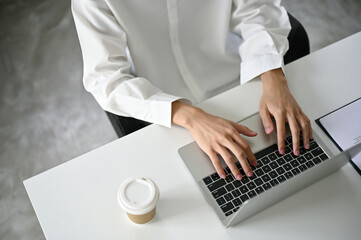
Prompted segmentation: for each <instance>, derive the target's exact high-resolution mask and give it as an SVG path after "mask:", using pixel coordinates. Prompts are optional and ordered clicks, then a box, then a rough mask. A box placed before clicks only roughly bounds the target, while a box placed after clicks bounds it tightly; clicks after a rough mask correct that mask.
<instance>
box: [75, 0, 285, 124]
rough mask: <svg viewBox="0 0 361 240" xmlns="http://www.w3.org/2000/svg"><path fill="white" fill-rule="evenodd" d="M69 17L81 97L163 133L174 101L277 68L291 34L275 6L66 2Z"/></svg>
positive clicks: (159, 0)
mask: <svg viewBox="0 0 361 240" xmlns="http://www.w3.org/2000/svg"><path fill="white" fill-rule="evenodd" d="M72 12H73V16H74V21H75V25H76V29H77V32H78V37H79V41H80V46H81V49H82V54H83V61H84V69H83V70H84V74H83V83H84V86H85V88H86V90H87V91H89V92H90V93H92V94H93V96H94V97H95V99H96V100H97V102H98V103H99V104H100V106H101V107H102V108H103V109H104V110H106V111H109V112H112V113H114V114H116V115H122V116H131V117H134V118H137V119H141V120H144V121H147V122H151V123H156V124H160V125H164V126H167V127H170V126H171V112H172V110H171V106H172V102H173V101H175V100H178V99H187V100H189V101H191V102H193V103H197V102H200V101H203V100H205V99H207V98H209V97H212V96H215V95H217V94H219V93H221V92H223V91H225V90H227V89H230V88H232V87H234V86H236V85H238V84H239V81H241V84H243V83H246V82H247V81H249V80H251V79H253V78H255V77H257V76H259V75H260V74H261V73H264V72H266V71H268V70H271V69H275V68H280V67H283V55H284V54H285V53H286V51H287V50H288V40H287V36H288V33H289V31H290V29H291V26H290V22H289V19H288V15H287V12H286V10H285V9H284V8H283V7H281V6H280V0H258V1H257V0H238V1H231V0H72ZM128 49H129V51H128ZM127 53H128V54H127ZM129 53H130V54H129ZM132 64H134V68H135V73H133V74H132V73H131V66H132Z"/></svg>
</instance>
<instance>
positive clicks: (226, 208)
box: [221, 202, 234, 213]
mask: <svg viewBox="0 0 361 240" xmlns="http://www.w3.org/2000/svg"><path fill="white" fill-rule="evenodd" d="M232 208H234V205H233V203H231V202H228V203H226V204H224V205H222V206H221V209H222V211H223V212H224V213H226V212H228V211H229V210H231V209H232Z"/></svg>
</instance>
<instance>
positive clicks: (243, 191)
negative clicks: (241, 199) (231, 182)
mask: <svg viewBox="0 0 361 240" xmlns="http://www.w3.org/2000/svg"><path fill="white" fill-rule="evenodd" d="M239 191H241V193H243V194H244V193H246V192H248V188H247V186H242V187H240V188H239Z"/></svg>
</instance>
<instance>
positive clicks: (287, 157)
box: [283, 154, 293, 162]
mask: <svg viewBox="0 0 361 240" xmlns="http://www.w3.org/2000/svg"><path fill="white" fill-rule="evenodd" d="M283 159H284V160H285V161H286V162H290V161H292V159H293V157H292V155H291V154H287V155H285V156H284V157H283Z"/></svg>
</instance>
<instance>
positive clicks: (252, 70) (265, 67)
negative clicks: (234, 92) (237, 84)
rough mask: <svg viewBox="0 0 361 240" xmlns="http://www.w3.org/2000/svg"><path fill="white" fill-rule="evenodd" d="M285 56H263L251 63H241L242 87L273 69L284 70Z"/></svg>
mask: <svg viewBox="0 0 361 240" xmlns="http://www.w3.org/2000/svg"><path fill="white" fill-rule="evenodd" d="M283 67H284V63H283V55H281V54H280V55H263V56H260V57H256V58H254V59H252V60H249V61H244V62H241V73H240V75H241V85H243V84H245V83H246V82H249V81H250V80H252V79H254V78H256V77H258V76H259V75H261V74H262V73H264V72H267V71H269V70H272V69H276V68H282V71H283V72H284V69H283Z"/></svg>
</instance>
